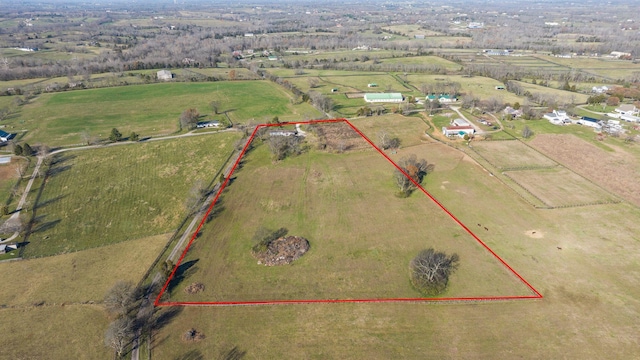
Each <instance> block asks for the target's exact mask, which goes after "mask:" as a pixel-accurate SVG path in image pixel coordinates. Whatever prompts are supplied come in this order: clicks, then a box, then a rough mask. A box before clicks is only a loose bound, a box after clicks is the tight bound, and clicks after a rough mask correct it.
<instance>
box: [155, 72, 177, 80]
mask: <svg viewBox="0 0 640 360" xmlns="http://www.w3.org/2000/svg"><path fill="white" fill-rule="evenodd" d="M156 75H157V77H158V80H165V81H166V80H171V79H172V78H173V74H172V73H171V71H169V70H160V71H158V72H157V73H156Z"/></svg>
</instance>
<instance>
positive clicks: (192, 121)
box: [180, 108, 200, 130]
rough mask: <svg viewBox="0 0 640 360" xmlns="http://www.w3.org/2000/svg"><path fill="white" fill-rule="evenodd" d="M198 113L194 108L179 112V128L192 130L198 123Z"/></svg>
mask: <svg viewBox="0 0 640 360" xmlns="http://www.w3.org/2000/svg"><path fill="white" fill-rule="evenodd" d="M198 119H200V113H199V112H198V110H196V109H193V108H192V109H187V110H185V111H183V112H182V114H180V128H181V129H189V130H193V129H195V128H196V125H197V124H198Z"/></svg>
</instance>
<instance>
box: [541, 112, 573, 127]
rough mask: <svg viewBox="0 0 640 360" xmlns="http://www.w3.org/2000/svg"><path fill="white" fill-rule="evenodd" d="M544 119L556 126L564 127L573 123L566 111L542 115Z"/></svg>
mask: <svg viewBox="0 0 640 360" xmlns="http://www.w3.org/2000/svg"><path fill="white" fill-rule="evenodd" d="M542 117H543V118H545V119H547V120H549V122H550V123H552V124H554V125H564V124H569V123H571V118H570V117H569V116H568V115H567V112H566V111H564V110H553V112H550V113H546V114H544V115H542Z"/></svg>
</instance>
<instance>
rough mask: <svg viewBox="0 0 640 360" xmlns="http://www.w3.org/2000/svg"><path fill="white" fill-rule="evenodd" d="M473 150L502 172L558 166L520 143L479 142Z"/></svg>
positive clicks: (474, 145)
mask: <svg viewBox="0 0 640 360" xmlns="http://www.w3.org/2000/svg"><path fill="white" fill-rule="evenodd" d="M473 150H474V151H475V152H477V153H478V154H479V155H480V156H482V157H483V158H485V159H486V160H487V161H489V162H490V163H491V164H492V165H494V166H495V167H496V168H498V169H500V170H505V169H512V168H521V167H532V168H533V167H549V166H555V165H556V162H555V161H553V160H551V159H549V158H548V157H546V156H544V155H542V154H541V153H539V152H537V151H535V150H533V149H531V148H530V147H528V146H527V145H525V144H523V143H522V142H520V141H479V142H476V143H474V144H473Z"/></svg>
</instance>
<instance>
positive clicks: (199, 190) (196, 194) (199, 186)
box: [185, 180, 207, 214]
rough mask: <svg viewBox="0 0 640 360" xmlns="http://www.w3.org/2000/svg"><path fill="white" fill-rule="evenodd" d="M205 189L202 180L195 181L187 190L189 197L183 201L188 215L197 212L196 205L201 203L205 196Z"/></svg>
mask: <svg viewBox="0 0 640 360" xmlns="http://www.w3.org/2000/svg"><path fill="white" fill-rule="evenodd" d="M206 192H207V189H206V187H205V185H204V182H203V181H202V180H196V182H195V183H194V184H193V186H191V189H190V190H189V195H188V196H187V199H186V201H185V207H186V208H187V211H188V212H189V214H193V213H195V212H196V211H197V210H198V205H200V203H201V202H202V197H203V196H204V195H205V194H206Z"/></svg>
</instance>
